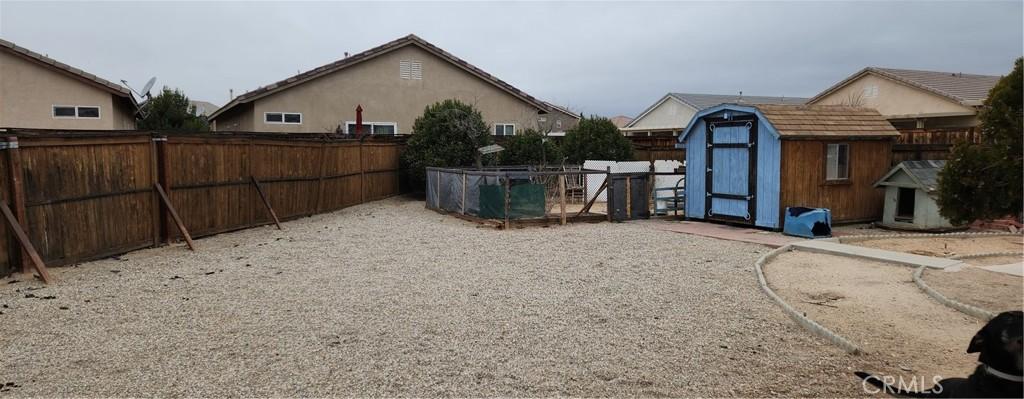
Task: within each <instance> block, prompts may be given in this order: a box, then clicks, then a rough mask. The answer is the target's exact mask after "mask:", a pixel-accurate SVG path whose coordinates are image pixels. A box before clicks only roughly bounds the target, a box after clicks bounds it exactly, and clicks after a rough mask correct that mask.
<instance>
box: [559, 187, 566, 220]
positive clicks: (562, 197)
mask: <svg viewBox="0 0 1024 399" xmlns="http://www.w3.org/2000/svg"><path fill="white" fill-rule="evenodd" d="M558 203H559V206H560V207H561V211H562V220H561V222H562V226H565V175H558Z"/></svg>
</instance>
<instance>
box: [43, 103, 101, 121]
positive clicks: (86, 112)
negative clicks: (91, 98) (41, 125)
mask: <svg viewBox="0 0 1024 399" xmlns="http://www.w3.org/2000/svg"><path fill="white" fill-rule="evenodd" d="M53 117H54V118H72V119H74V118H81V119H99V117H100V107H97V106H92V105H89V106H85V105H78V106H75V105H54V106H53Z"/></svg>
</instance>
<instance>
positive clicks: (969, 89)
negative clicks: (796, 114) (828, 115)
mask: <svg viewBox="0 0 1024 399" xmlns="http://www.w3.org/2000/svg"><path fill="white" fill-rule="evenodd" d="M999 79H1000V76H990V75H972V74H966V73H959V72H934V71H919V70H912V69H894V68H878V67H867V68H864V69H862V70H860V71H859V72H857V73H855V74H853V75H851V76H849V77H847V78H846V79H843V80H842V81H840V82H839V83H836V84H835V85H833V86H832V87H829V88H828V89H825V90H824V91H822V92H821V93H820V94H818V95H816V96H814V97H812V98H811V99H810V100H808V102H807V103H808V104H820V105H850V106H860V107H868V108H874V109H876V110H878V112H879V113H881V114H882V116H884V117H885V118H886V119H888V120H889V123H892V124H893V126H895V127H896V128H897V129H933V128H934V129H944V128H949V129H953V128H969V127H974V126H978V125H979V124H980V122H979V121H978V110H979V108H980V107H981V105H982V103H983V102H984V101H985V99H986V98H987V97H988V92H989V91H990V90H992V87H994V86H995V85H996V82H998V81H999Z"/></svg>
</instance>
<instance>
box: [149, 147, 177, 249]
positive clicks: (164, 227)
mask: <svg viewBox="0 0 1024 399" xmlns="http://www.w3.org/2000/svg"><path fill="white" fill-rule="evenodd" d="M167 150H168V149H167V137H166V136H163V137H160V138H159V140H157V141H156V156H157V161H156V163H157V168H156V170H157V181H156V183H158V184H160V186H161V187H163V188H164V191H166V192H167V196H168V197H170V195H171V192H172V191H174V190H173V188H172V187H171V161H170V157H169V156H168V154H167ZM153 198H155V200H156V203H155V205H156V206H157V208H159V212H160V227H159V228H160V232H161V238H162V239H163V241H164V242H165V243H168V244H170V242H171V237H172V236H173V235H174V226H173V225H172V223H171V220H170V219H168V218H167V212H164V211H163V205H162V204H163V202H161V201H160V199H159V198H160V197H159V193H157V192H156V190H154V193H153Z"/></svg>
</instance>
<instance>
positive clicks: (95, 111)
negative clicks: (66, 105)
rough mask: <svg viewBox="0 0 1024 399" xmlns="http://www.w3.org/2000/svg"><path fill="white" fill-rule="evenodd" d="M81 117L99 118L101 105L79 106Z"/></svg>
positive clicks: (79, 115)
mask: <svg viewBox="0 0 1024 399" xmlns="http://www.w3.org/2000/svg"><path fill="white" fill-rule="evenodd" d="M78 117H79V118H99V117H100V107H78Z"/></svg>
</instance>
